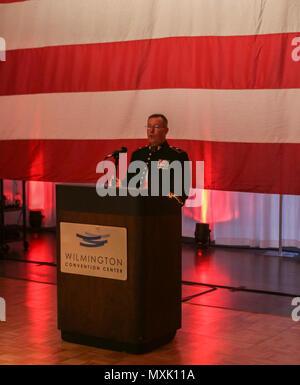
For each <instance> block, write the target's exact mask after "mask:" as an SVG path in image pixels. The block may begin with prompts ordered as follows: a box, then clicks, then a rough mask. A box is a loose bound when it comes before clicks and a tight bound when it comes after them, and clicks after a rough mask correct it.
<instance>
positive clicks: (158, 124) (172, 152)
mask: <svg viewBox="0 0 300 385" xmlns="http://www.w3.org/2000/svg"><path fill="white" fill-rule="evenodd" d="M168 130H169V129H168V120H167V118H166V117H165V116H164V115H162V114H153V115H150V116H149V118H148V121H147V137H148V141H149V144H148V145H147V146H145V147H141V148H139V149H138V150H136V151H134V152H133V154H132V156H131V160H130V162H133V161H136V160H140V161H143V162H144V163H145V164H146V167H145V168H144V170H142V178H141V184H142V186H141V187H147V188H148V190H149V191H150V192H151V167H157V169H158V172H159V175H160V176H159V184H160V185H159V194H160V195H161V193H162V186H161V181H162V177H161V175H162V173H163V172H164V170H167V169H168V168H169V165H170V164H171V163H172V162H173V161H179V162H180V164H181V176H180V177H181V178H180V183H181V195H178V194H176V191H175V190H176V189H175V188H174V177H176V174H175V175H174V173H173V172H172V171H173V170H172V169H170V175H171V178H170V194H169V195H168V196H169V197H170V198H174V199H176V200H177V202H178V203H179V204H180V205H182V206H183V205H184V202H185V200H186V199H187V195H188V194H186V193H185V190H184V182H186V183H188V186H189V181H190V174H189V169H187V168H185V167H184V162H185V161H188V160H189V158H188V155H187V153H186V152H184V151H183V150H181V149H179V148H177V147H173V146H170V145H169V144H168V142H167V141H166V136H167V133H168ZM151 162H156V163H151ZM134 175H135V174H132V173H128V176H127V179H128V181H129V180H130V179H131V178H132V177H133V176H134ZM184 175H185V180H184Z"/></svg>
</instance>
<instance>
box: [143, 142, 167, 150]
mask: <svg viewBox="0 0 300 385" xmlns="http://www.w3.org/2000/svg"><path fill="white" fill-rule="evenodd" d="M148 147H149V150H150V151H151V152H156V151H159V150H161V149H162V148H166V147H169V143H168V142H167V141H166V140H165V141H164V142H163V143H162V144H160V145H159V146H148Z"/></svg>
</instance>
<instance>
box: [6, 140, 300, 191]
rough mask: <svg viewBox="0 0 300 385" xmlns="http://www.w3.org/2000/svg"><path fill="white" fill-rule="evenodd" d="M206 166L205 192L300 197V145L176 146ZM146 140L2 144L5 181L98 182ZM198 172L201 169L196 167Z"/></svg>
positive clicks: (189, 143)
mask: <svg viewBox="0 0 300 385" xmlns="http://www.w3.org/2000/svg"><path fill="white" fill-rule="evenodd" d="M169 143H170V144H171V145H175V146H177V147H180V148H182V149H184V150H185V151H187V152H188V154H189V157H190V160H192V161H193V162H194V161H196V160H199V161H201V160H204V170H205V171H204V172H205V188H206V189H215V190H228V191H246V192H258V193H283V194H299V192H300V179H299V175H300V144H266V143H259V144H258V143H227V142H203V141H190V140H170V141H169ZM143 144H146V141H145V140H142V139H135V140H126V141H124V140H41V141H39V140H14V141H0V153H1V157H0V170H1V171H0V172H1V174H0V177H1V178H7V179H25V180H37V181H38V180H41V181H52V182H96V181H97V179H98V178H99V177H100V175H99V174H96V165H97V164H98V162H99V161H101V160H103V158H104V156H105V155H107V154H109V153H111V152H112V151H113V150H116V149H118V148H120V147H122V146H124V145H125V146H127V148H128V151H129V155H128V157H130V155H131V153H132V151H133V150H134V149H136V148H137V147H139V146H142V145H143ZM194 169H195V164H194Z"/></svg>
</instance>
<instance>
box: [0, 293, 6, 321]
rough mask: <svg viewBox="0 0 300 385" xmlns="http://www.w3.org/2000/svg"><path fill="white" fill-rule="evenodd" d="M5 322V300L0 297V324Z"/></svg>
mask: <svg viewBox="0 0 300 385" xmlns="http://www.w3.org/2000/svg"><path fill="white" fill-rule="evenodd" d="M1 321H2V322H5V321H6V305H5V299H4V298H2V297H0V322H1Z"/></svg>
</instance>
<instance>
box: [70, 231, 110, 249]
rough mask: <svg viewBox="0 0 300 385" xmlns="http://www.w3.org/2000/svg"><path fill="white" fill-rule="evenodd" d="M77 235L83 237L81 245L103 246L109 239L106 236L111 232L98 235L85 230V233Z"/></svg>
mask: <svg viewBox="0 0 300 385" xmlns="http://www.w3.org/2000/svg"><path fill="white" fill-rule="evenodd" d="M76 237H77V238H79V239H81V242H80V246H83V247H101V246H104V245H105V244H106V243H107V242H108V240H107V239H105V238H108V237H110V235H109V234H105V235H98V234H91V233H87V232H85V233H84V234H78V233H77V234H76Z"/></svg>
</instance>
